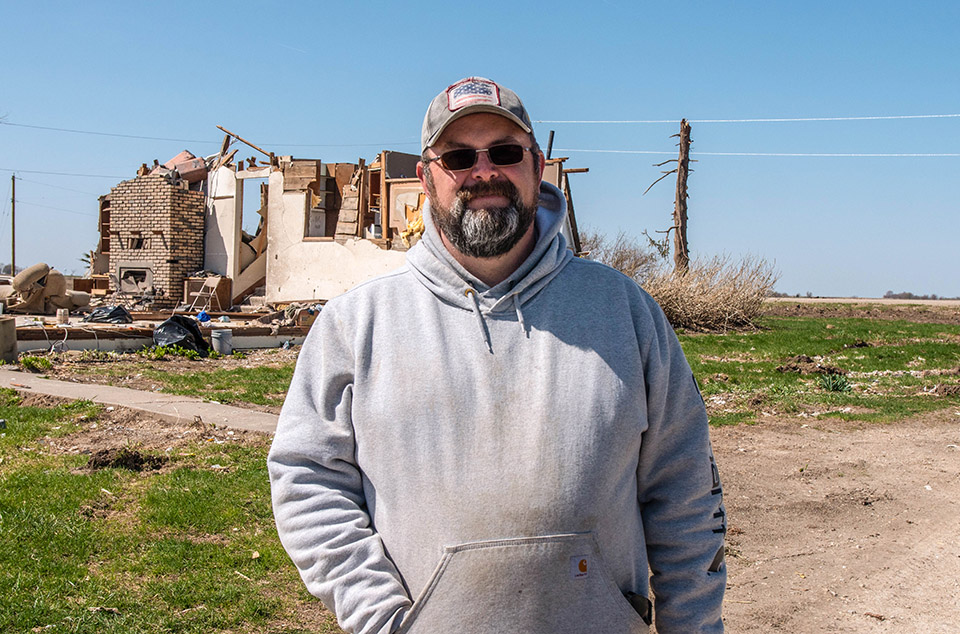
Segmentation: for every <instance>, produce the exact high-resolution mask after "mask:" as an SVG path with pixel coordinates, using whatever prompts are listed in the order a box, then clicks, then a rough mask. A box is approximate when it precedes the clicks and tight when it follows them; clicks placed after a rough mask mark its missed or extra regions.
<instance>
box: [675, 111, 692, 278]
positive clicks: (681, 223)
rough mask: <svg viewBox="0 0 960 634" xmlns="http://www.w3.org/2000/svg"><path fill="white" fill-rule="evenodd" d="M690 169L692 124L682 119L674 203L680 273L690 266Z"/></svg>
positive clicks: (677, 257)
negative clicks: (688, 221) (688, 225)
mask: <svg viewBox="0 0 960 634" xmlns="http://www.w3.org/2000/svg"><path fill="white" fill-rule="evenodd" d="M689 170H690V124H689V123H687V120H686V119H681V120H680V158H679V160H678V162H677V198H676V201H675V202H674V205H673V226H674V228H675V229H676V231H675V232H674V234H673V266H674V270H676V271H677V272H678V273H686V272H687V270H688V269H689V268H690V251H689V249H688V248H687V174H688V173H689Z"/></svg>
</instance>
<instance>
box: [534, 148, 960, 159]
mask: <svg viewBox="0 0 960 634" xmlns="http://www.w3.org/2000/svg"><path fill="white" fill-rule="evenodd" d="M553 150H554V151H555V152H592V153H599V154H658V155H661V156H676V155H677V153H676V152H661V151H655V150H584V149H575V148H553ZM690 155H691V156H693V155H698V156H795V157H819V158H900V157H910V158H944V157H957V156H960V153H946V152H945V153H929V154H923V153H912V152H902V153H879V152H876V153H873V152H838V153H827V152H809V153H804V152H695V151H693V150H691V151H690Z"/></svg>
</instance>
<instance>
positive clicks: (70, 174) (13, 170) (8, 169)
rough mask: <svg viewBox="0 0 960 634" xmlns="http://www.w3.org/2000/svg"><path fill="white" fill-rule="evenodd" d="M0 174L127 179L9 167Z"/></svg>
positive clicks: (2, 169) (0, 169)
mask: <svg viewBox="0 0 960 634" xmlns="http://www.w3.org/2000/svg"><path fill="white" fill-rule="evenodd" d="M0 172H13V173H15V174H47V175H49V176H82V177H84V178H120V179H123V178H127V177H126V176H110V175H106V174H74V173H68V172H43V171H40V170H19V169H17V170H15V169H10V168H9V167H0Z"/></svg>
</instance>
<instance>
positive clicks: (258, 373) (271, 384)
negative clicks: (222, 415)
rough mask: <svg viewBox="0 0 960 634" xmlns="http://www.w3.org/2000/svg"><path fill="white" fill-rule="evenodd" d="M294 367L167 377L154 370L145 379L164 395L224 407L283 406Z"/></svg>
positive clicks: (217, 370)
mask: <svg viewBox="0 0 960 634" xmlns="http://www.w3.org/2000/svg"><path fill="white" fill-rule="evenodd" d="M293 368H294V364H293V363H290V364H287V365H284V366H280V367H269V366H261V367H255V368H233V369H230V370H226V369H223V368H220V369H216V370H213V371H209V370H201V371H197V372H183V373H181V374H171V373H165V372H163V371H161V370H156V369H153V368H150V369H144V370H143V375H144V376H146V377H149V378H151V379H153V380H155V381H157V383H158V384H160V385H161V386H162V390H163V391H164V392H170V393H171V394H182V395H184V396H195V397H199V398H206V399H209V400H213V401H219V402H221V403H238V402H243V403H255V404H257V405H283V399H284V397H285V396H286V393H287V388H288V387H289V386H290V380H291V379H292V378H293Z"/></svg>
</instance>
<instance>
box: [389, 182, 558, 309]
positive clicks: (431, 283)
mask: <svg viewBox="0 0 960 634" xmlns="http://www.w3.org/2000/svg"><path fill="white" fill-rule="evenodd" d="M429 205H430V203H429V201H427V202H426V203H425V206H424V209H423V223H424V227H425V231H424V234H423V238H422V239H421V240H420V242H418V243H417V244H416V245H414V247H413V248H412V249H410V251H409V253H408V254H407V267H408V268H409V269H410V270H411V271H412V272H413V274H414V276H415V277H416V279H417V280H419V281H420V283H422V284H423V285H424V286H425V287H427V289H429V290H430V292H432V293H433V294H434V295H436V296H437V297H438V298H439V299H440V300H442V301H443V302H445V303H447V304H451V305H453V306H457V307H459V308H462V309H463V310H469V311H474V312H476V313H477V315H478V317H481V320H482V315H484V314H490V313H500V312H504V311H508V310H515V311H516V312H517V317H518V319H519V320H520V323H521V326H522V325H523V314H522V312H521V307H522V306H523V305H524V304H526V303H527V302H529V301H530V300H531V299H533V298H534V297H535V296H536V295H537V293H538V292H540V290H541V289H542V288H543V287H544V286H546V284H547V283H548V282H549V281H550V280H551V279H553V278H554V277H555V276H556V275H557V273H559V272H560V271H561V270H562V269H563V267H564V266H566V264H567V263H568V262H569V261H570V260H571V259H572V258H573V253H572V252H571V251H570V250H569V249H568V248H567V241H566V239H565V238H564V237H563V235H562V234H561V233H560V229H561V228H562V227H563V221H564V218H566V215H567V203H566V200H565V199H564V197H563V194H562V193H561V192H560V190H559V189H557V187H555V186H554V185H551V184H550V183H540V201H539V205H538V208H537V215H536V218H535V219H534V223H535V224H536V236H537V241H536V244H535V246H534V248H533V251H532V252H531V253H530V255H529V256H528V257H527V259H526V260H524V262H523V263H522V264H521V265H520V266H519V267H518V268H517V270H516V271H514V272H513V273H512V274H511V275H510V276H509V277H507V279H505V280H503V281H502V282H500V283H499V284H497V285H496V286H493V287H489V286H487V285H486V284H484V283H483V282H481V281H480V280H478V279H477V278H476V277H474V276H473V275H471V274H470V273H469V272H468V271H467V270H466V269H465V268H463V266H462V265H461V264H460V263H459V262H457V261H456V260H455V259H454V258H453V256H452V255H451V254H450V252H449V251H447V248H446V247H445V246H444V245H443V242H442V241H441V239H440V233H439V230H438V229H437V227H436V225H434V224H433V215H432V213H431V211H430V207H429Z"/></svg>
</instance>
